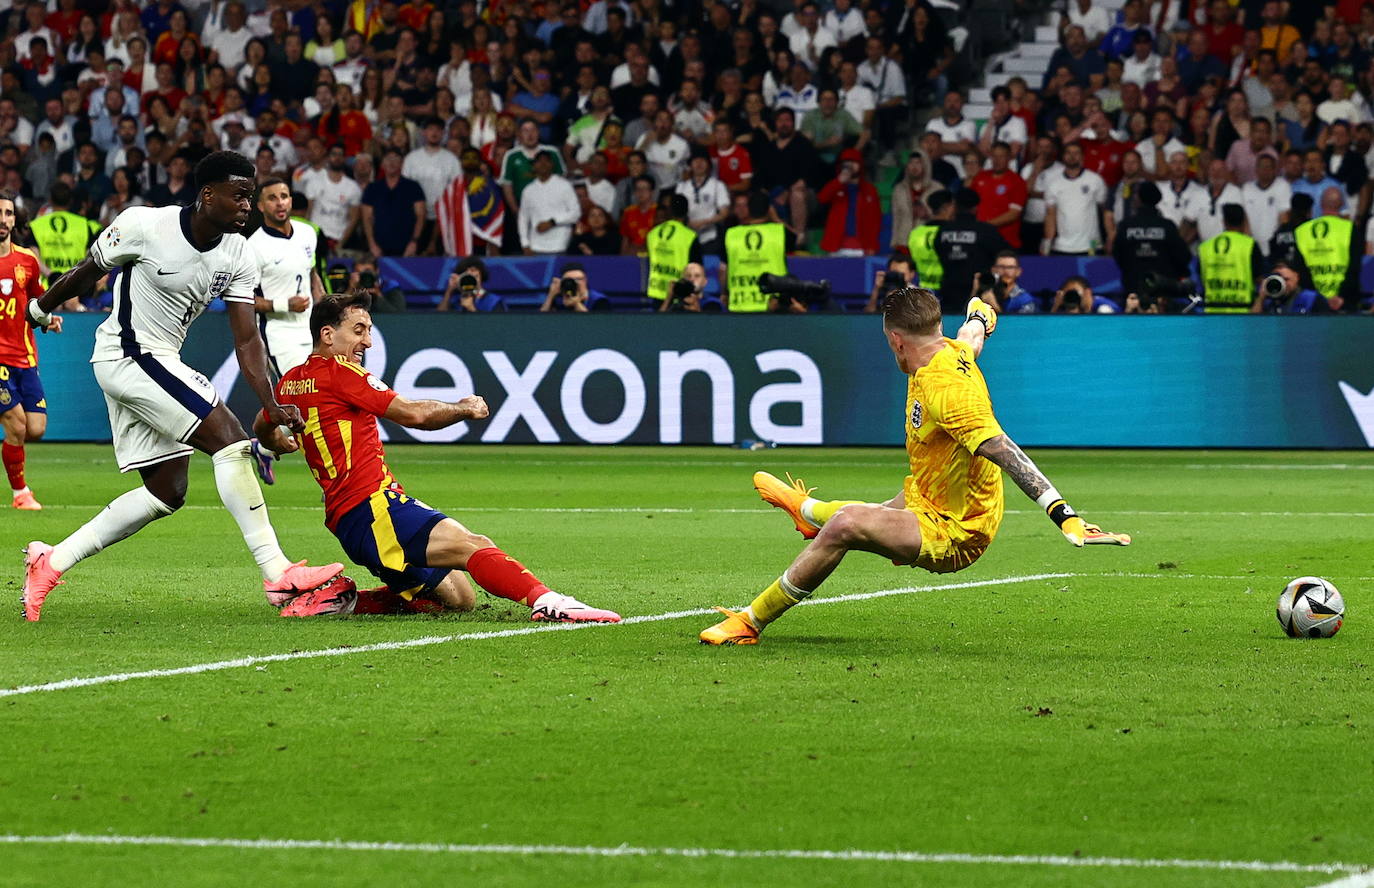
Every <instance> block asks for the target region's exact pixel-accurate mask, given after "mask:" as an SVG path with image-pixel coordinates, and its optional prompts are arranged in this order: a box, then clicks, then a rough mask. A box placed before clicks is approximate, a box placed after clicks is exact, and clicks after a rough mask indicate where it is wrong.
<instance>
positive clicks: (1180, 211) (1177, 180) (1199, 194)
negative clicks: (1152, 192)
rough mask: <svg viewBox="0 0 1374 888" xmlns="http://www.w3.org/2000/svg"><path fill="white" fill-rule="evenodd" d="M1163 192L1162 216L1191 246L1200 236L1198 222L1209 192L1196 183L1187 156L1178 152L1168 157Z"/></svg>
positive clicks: (1160, 207)
mask: <svg viewBox="0 0 1374 888" xmlns="http://www.w3.org/2000/svg"><path fill="white" fill-rule="evenodd" d="M1160 191H1162V192H1163V195H1164V196H1163V199H1162V200H1161V201H1160V204H1159V211H1160V213H1161V214H1163V216H1164V218H1166V219H1168V220H1169V221H1170V222H1173V223H1174V225H1176V226H1178V231H1179V234H1181V235H1183V239H1184V240H1185V241H1187V242H1188V243H1192V242H1193V240H1194V239H1195V238H1196V237H1197V220H1198V216H1199V215H1201V214H1202V211H1203V206H1202V205H1203V204H1204V203H1205V202H1206V200H1207V189H1206V188H1205V187H1203V186H1202V185H1201V184H1200V183H1198V182H1196V181H1194V180H1193V177H1192V172H1191V171H1190V170H1189V168H1188V155H1187V154H1186V153H1184V152H1182V151H1176V152H1174V153H1173V154H1171V155H1169V165H1168V168H1167V180H1166V181H1165V183H1164V186H1163V187H1162V188H1161V189H1160Z"/></svg>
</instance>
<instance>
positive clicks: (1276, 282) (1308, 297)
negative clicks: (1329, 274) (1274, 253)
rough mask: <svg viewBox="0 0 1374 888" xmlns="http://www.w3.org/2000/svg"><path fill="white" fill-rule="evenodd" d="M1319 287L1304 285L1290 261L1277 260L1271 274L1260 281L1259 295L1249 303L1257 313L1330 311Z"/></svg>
mask: <svg viewBox="0 0 1374 888" xmlns="http://www.w3.org/2000/svg"><path fill="white" fill-rule="evenodd" d="M1330 310H1331V308H1330V306H1328V305H1327V303H1326V299H1325V298H1323V297H1322V294H1320V293H1318V292H1317V291H1316V290H1312V289H1308V288H1304V287H1303V286H1302V275H1301V274H1300V273H1299V272H1298V270H1297V269H1296V268H1294V267H1293V266H1291V265H1289V264H1288V263H1287V262H1275V263H1274V268H1273V269H1272V271H1271V272H1270V274H1269V277H1267V278H1265V279H1264V280H1262V281H1260V285H1259V295H1258V296H1256V297H1255V302H1254V304H1253V305H1252V306H1250V311H1252V312H1253V313H1255V314H1285V315H1306V314H1322V313H1325V312H1328V311H1330Z"/></svg>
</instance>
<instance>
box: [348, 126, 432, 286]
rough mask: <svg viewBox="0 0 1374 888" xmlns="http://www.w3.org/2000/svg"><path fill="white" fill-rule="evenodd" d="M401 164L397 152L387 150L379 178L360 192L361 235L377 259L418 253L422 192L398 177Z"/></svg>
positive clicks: (421, 226) (421, 219) (397, 150)
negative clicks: (361, 193)
mask: <svg viewBox="0 0 1374 888" xmlns="http://www.w3.org/2000/svg"><path fill="white" fill-rule="evenodd" d="M404 162H405V155H404V154H402V153H401V151H400V150H399V149H396V148H387V149H386V150H385V151H384V152H383V153H382V177H381V178H380V179H378V180H376V181H375V182H372V183H371V184H369V185H368V186H367V187H366V188H364V189H363V197H362V208H361V211H360V212H361V215H362V222H363V234H364V236H365V237H366V238H367V247H368V250H369V251H370V252H371V253H372V256H373V257H374V258H377V259H380V258H382V257H383V256H414V255H416V254H417V253H418V252H419V250H420V234H421V232H422V231H423V230H424V224H425V193H424V191H422V190H421V189H420V186H419V184H418V183H417V182H416V181H415V180H414V179H407V178H406V177H405V176H403V175H401V165H402V164H403V163H404Z"/></svg>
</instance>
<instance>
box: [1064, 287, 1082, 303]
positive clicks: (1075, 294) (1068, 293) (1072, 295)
mask: <svg viewBox="0 0 1374 888" xmlns="http://www.w3.org/2000/svg"><path fill="white" fill-rule="evenodd" d="M1063 305H1064V307H1065V308H1068V307H1070V306H1073V307H1075V308H1081V307H1082V306H1083V291H1081V290H1079V289H1077V288H1073V287H1070V288H1069V289H1067V290H1065V291H1064V299H1063Z"/></svg>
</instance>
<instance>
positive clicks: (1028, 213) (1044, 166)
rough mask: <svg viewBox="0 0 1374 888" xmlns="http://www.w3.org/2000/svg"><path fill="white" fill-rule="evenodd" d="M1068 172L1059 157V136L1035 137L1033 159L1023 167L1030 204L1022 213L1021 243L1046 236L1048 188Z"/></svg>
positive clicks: (1033, 244)
mask: <svg viewBox="0 0 1374 888" xmlns="http://www.w3.org/2000/svg"><path fill="white" fill-rule="evenodd" d="M1063 174H1064V164H1062V163H1061V162H1060V161H1059V140H1058V139H1057V138H1056V137H1055V136H1051V135H1044V134H1042V135H1039V136H1036V138H1035V148H1034V153H1033V154H1032V156H1031V159H1030V162H1029V163H1026V164H1023V165H1022V167H1021V178H1022V179H1025V180H1026V208H1025V210H1024V211H1023V212H1022V214H1021V243H1022V244H1025V245H1027V246H1035V245H1038V244H1039V243H1040V241H1041V240H1042V239H1043V238H1044V236H1045V189H1046V188H1048V187H1049V186H1050V185H1052V184H1053V183H1054V181H1055V180H1056V179H1057V178H1059V177H1060V176H1062V175H1063Z"/></svg>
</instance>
